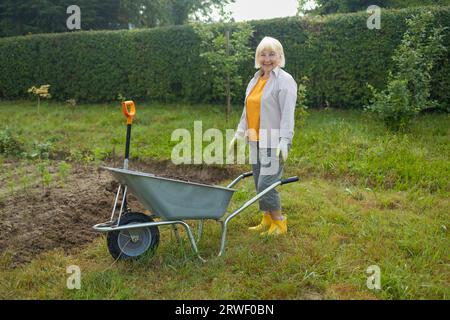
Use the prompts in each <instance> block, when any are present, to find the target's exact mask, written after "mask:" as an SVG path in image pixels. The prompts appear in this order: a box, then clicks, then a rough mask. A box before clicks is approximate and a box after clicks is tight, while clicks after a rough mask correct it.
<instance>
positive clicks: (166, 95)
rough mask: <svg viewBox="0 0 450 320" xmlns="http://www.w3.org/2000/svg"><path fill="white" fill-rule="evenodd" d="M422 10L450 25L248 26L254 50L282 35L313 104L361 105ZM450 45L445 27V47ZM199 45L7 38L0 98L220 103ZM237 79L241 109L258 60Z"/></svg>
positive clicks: (443, 15) (113, 38) (449, 82)
mask: <svg viewBox="0 0 450 320" xmlns="http://www.w3.org/2000/svg"><path fill="white" fill-rule="evenodd" d="M419 10H431V11H432V12H434V13H435V16H436V22H437V23H439V24H440V25H442V26H450V6H446V7H423V8H410V9H401V10H382V12H381V29H379V30H376V29H374V30H369V29H368V28H367V27H366V21H367V18H368V14H367V13H365V12H359V13H352V14H337V15H331V16H326V17H311V18H299V17H290V18H278V19H272V20H260V21H252V22H251V24H252V25H253V26H254V28H255V34H254V37H253V39H252V43H251V47H252V48H253V49H254V48H256V45H257V44H258V42H259V41H260V40H261V38H262V37H263V36H266V35H268V36H273V37H275V38H278V39H279V40H280V41H281V42H282V43H283V46H284V49H285V54H286V68H285V69H286V70H287V71H288V72H290V73H291V74H292V75H293V76H294V77H295V78H296V79H297V80H299V79H301V78H302V77H303V76H305V75H306V76H308V77H309V79H310V80H309V85H308V95H307V97H308V103H309V105H310V106H312V107H315V106H330V107H338V108H361V107H362V106H363V105H365V104H366V103H367V102H368V99H369V98H370V91H369V90H368V88H367V86H366V83H371V84H372V85H374V86H375V87H377V88H383V87H384V86H385V83H386V75H387V71H388V70H389V68H390V67H391V66H392V61H391V56H392V53H393V51H394V49H395V48H396V46H397V45H398V44H399V42H400V40H401V37H402V35H403V33H404V31H405V29H406V25H405V18H407V17H410V16H411V15H412V14H415V13H418V11H419ZM214 27H216V28H221V29H223V28H225V26H224V25H215V26H214ZM449 43H450V30H449V29H447V30H446V31H445V45H446V46H447V47H448V48H450V46H449ZM199 44H200V41H199V39H198V37H197V35H196V34H195V33H194V31H193V28H192V27H191V26H189V25H187V26H178V27H166V28H154V29H145V30H120V31H78V32H67V33H56V34H40V35H28V36H21V37H10V38H1V39H0V52H1V55H0V70H1V72H0V98H1V99H16V98H22V97H27V96H28V93H27V89H28V88H30V87H31V86H33V85H35V86H38V85H42V84H50V85H51V88H50V93H51V94H52V96H53V99H56V100H67V99H72V98H73V99H76V100H77V101H81V102H106V101H112V100H117V97H118V95H119V94H121V95H122V96H123V97H125V98H127V99H136V100H147V101H151V100H157V101H171V102H173V101H180V102H181V101H182V102H189V103H199V102H214V101H211V85H210V84H211V81H210V79H211V78H210V74H209V71H208V66H207V65H206V64H205V62H204V61H203V60H202V59H201V58H200V57H199ZM449 57H450V52H447V55H446V56H445V57H444V58H443V59H442V60H441V61H440V62H439V64H438V65H437V66H436V68H435V70H434V71H433V97H434V98H436V99H437V100H439V101H440V102H441V103H442V104H443V106H444V107H445V108H449V106H450V90H449V89H448V88H450V77H449V76H448V75H449V74H450V64H449ZM240 72H241V74H242V76H243V79H244V83H243V84H242V89H241V91H242V92H240V93H238V94H237V96H238V97H239V98H237V100H236V101H234V102H235V103H241V102H242V100H243V95H244V91H245V85H246V82H247V81H248V80H249V79H250V78H251V77H252V75H253V73H254V72H255V69H254V67H253V61H252V60H250V61H248V63H246V64H244V65H242V66H241V67H240ZM216 102H217V101H216Z"/></svg>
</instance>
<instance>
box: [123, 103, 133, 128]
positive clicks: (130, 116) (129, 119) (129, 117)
mask: <svg viewBox="0 0 450 320" xmlns="http://www.w3.org/2000/svg"><path fill="white" fill-rule="evenodd" d="M128 107H129V108H130V110H128ZM122 111H123V114H124V115H125V117H127V124H131V123H132V122H133V117H134V116H135V115H136V107H135V106H134V102H133V101H131V100H129V101H124V102H122Z"/></svg>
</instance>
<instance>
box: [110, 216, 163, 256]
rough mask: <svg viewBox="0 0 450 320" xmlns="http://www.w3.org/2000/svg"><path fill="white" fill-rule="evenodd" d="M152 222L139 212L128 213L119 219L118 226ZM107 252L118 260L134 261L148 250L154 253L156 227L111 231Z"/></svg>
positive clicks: (157, 235) (157, 239) (156, 236)
mask: <svg viewBox="0 0 450 320" xmlns="http://www.w3.org/2000/svg"><path fill="white" fill-rule="evenodd" d="M153 221H154V220H153V219H152V218H151V217H149V216H147V215H145V214H143V213H139V212H128V213H126V214H124V215H122V217H121V218H120V225H121V226H124V225H131V224H137V223H147V222H153ZM106 240H107V244H108V250H109V253H110V254H111V256H112V257H113V258H114V259H116V260H118V259H120V260H127V259H136V258H138V257H139V256H141V255H142V254H144V253H145V252H147V251H148V250H151V251H152V252H154V251H156V249H157V247H158V244H159V229H158V227H157V226H152V227H142V228H135V229H127V230H117V231H111V232H109V233H108V235H107V238H106Z"/></svg>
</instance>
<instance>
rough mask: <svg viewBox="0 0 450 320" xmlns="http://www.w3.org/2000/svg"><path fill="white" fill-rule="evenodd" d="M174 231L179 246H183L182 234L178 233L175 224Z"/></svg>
mask: <svg viewBox="0 0 450 320" xmlns="http://www.w3.org/2000/svg"><path fill="white" fill-rule="evenodd" d="M172 230H173V233H174V234H175V238H176V239H177V242H178V244H179V245H181V237H180V233H179V232H178V228H177V226H176V225H174V224H173V225H172Z"/></svg>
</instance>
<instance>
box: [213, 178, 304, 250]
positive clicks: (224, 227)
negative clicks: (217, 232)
mask: <svg viewBox="0 0 450 320" xmlns="http://www.w3.org/2000/svg"><path fill="white" fill-rule="evenodd" d="M296 181H298V177H291V178H287V179H283V180H279V181H277V182H274V183H273V184H272V185H270V186H269V187H267V188H266V189H264V190H263V191H261V192H260V193H258V194H257V195H256V196H254V197H253V198H251V199H250V200H248V201H247V202H246V203H244V204H243V205H242V206H241V207H240V208H238V209H237V210H236V211H234V212H233V213H231V214H230V215H228V216H227V217H226V218H225V220H219V222H220V224H221V225H222V239H221V241H220V251H219V254H218V256H219V257H220V256H222V255H223V253H224V251H225V244H226V240H227V239H226V237H227V226H228V223H229V222H230V220H231V219H233V218H234V217H235V216H237V215H238V214H239V213H241V212H242V211H243V210H245V209H246V208H247V207H249V206H250V205H252V204H253V203H255V202H256V201H258V200H259V199H260V198H261V197H263V196H264V195H265V194H266V193H268V192H269V191H271V190H272V189H275V188H276V187H278V186H279V185H282V184H287V183H291V182H296Z"/></svg>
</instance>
